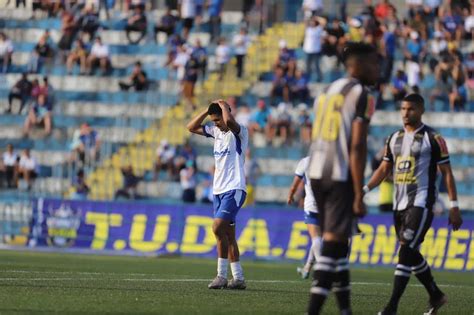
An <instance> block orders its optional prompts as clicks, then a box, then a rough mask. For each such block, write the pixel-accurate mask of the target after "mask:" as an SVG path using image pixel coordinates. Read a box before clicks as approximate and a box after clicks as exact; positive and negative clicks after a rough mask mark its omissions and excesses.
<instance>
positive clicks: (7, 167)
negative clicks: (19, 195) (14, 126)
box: [0, 144, 39, 190]
mask: <svg viewBox="0 0 474 315" xmlns="http://www.w3.org/2000/svg"><path fill="white" fill-rule="evenodd" d="M38 174H39V164H38V162H37V161H36V159H35V158H34V157H33V156H32V155H31V151H30V149H24V150H22V152H21V154H19V153H18V152H17V151H16V150H15V148H14V147H13V145H12V144H8V145H7V147H6V149H5V151H4V152H3V155H2V159H1V161H0V187H4V188H9V189H17V188H21V189H23V190H31V189H32V187H33V184H34V182H35V179H36V178H37V177H38Z"/></svg>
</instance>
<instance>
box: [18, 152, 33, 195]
mask: <svg viewBox="0 0 474 315" xmlns="http://www.w3.org/2000/svg"><path fill="white" fill-rule="evenodd" d="M18 171H19V176H20V178H23V179H24V180H25V181H26V183H27V184H28V190H30V189H31V187H32V185H33V182H34V180H35V179H36V177H38V163H37V162H36V159H35V158H34V157H32V156H31V154H30V149H25V150H24V151H23V153H22V154H21V157H20V163H19V170H18Z"/></svg>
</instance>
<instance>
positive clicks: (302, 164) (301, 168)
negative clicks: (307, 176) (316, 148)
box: [295, 158, 308, 178]
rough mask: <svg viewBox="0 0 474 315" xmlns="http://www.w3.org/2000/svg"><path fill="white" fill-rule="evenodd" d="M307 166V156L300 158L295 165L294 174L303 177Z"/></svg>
mask: <svg viewBox="0 0 474 315" xmlns="http://www.w3.org/2000/svg"><path fill="white" fill-rule="evenodd" d="M307 168H308V158H303V159H301V160H300V161H299V162H298V164H297V165H296V169H295V175H296V176H298V177H300V178H303V177H304V173H305V172H306V169H307Z"/></svg>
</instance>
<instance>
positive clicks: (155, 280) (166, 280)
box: [0, 273, 474, 289]
mask: <svg viewBox="0 0 474 315" xmlns="http://www.w3.org/2000/svg"><path fill="white" fill-rule="evenodd" d="M102 274H107V273H102ZM91 280H93V281H94V280H95V281H103V280H109V281H127V282H208V281H210V279H159V278H152V279H130V278H125V279H103V278H0V282H1V281H5V282H6V281H91ZM247 282H248V283H302V284H305V283H306V282H304V281H303V280H247ZM351 284H352V285H361V286H369V285H378V286H391V285H392V284H391V283H386V282H358V281H353V282H351ZM411 286H414V287H422V285H421V284H413V285H411ZM438 286H440V287H450V288H467V289H474V286H469V285H454V284H439V285H438Z"/></svg>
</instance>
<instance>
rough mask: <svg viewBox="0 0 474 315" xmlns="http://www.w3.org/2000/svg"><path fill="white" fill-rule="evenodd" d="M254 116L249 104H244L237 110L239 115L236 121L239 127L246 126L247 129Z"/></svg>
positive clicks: (236, 116)
mask: <svg viewBox="0 0 474 315" xmlns="http://www.w3.org/2000/svg"><path fill="white" fill-rule="evenodd" d="M251 116H252V114H251V113H250V108H249V107H248V106H247V104H242V105H240V107H239V108H238V109H237V114H236V115H235V121H236V122H238V123H239V125H241V126H244V127H246V128H248V127H249V125H250V118H251Z"/></svg>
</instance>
